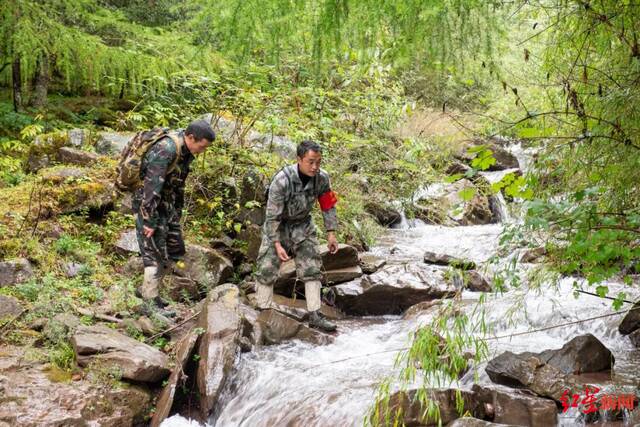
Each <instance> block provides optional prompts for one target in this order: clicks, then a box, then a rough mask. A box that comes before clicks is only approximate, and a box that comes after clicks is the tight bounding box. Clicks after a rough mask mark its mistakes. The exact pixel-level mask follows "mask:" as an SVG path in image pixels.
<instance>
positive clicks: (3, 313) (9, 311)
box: [0, 295, 23, 324]
mask: <svg viewBox="0 0 640 427" xmlns="http://www.w3.org/2000/svg"><path fill="white" fill-rule="evenodd" d="M22 310H23V308H22V305H21V304H20V302H19V301H18V300H17V299H15V298H13V297H10V296H7V295H0V323H2V324H4V321H5V320H7V319H11V318H13V317H15V316H17V315H19V314H20V313H22Z"/></svg>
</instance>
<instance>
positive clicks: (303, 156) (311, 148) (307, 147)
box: [296, 141, 322, 176]
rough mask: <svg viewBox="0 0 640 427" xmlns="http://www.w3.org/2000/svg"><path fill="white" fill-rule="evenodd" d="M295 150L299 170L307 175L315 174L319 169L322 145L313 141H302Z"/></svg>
mask: <svg viewBox="0 0 640 427" xmlns="http://www.w3.org/2000/svg"><path fill="white" fill-rule="evenodd" d="M296 151H297V155H298V167H299V168H300V172H302V173H303V174H305V175H307V176H315V175H316V174H317V173H318V172H319V171H320V162H322V147H320V145H319V144H318V143H317V142H314V141H302V142H301V143H300V145H298V149H297V150H296Z"/></svg>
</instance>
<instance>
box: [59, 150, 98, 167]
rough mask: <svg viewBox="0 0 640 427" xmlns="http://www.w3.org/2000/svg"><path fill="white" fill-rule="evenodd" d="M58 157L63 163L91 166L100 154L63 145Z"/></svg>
mask: <svg viewBox="0 0 640 427" xmlns="http://www.w3.org/2000/svg"><path fill="white" fill-rule="evenodd" d="M58 159H59V160H60V162H62V163H68V164H72V165H80V166H90V165H91V164H93V163H95V162H97V161H98V156H96V155H95V154H93V153H89V152H86V151H82V150H78V149H76V148H71V147H62V148H60V150H58Z"/></svg>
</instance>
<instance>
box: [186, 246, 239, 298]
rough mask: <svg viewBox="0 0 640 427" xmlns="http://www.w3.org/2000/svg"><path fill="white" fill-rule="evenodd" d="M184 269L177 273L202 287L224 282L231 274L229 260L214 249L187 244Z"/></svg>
mask: <svg viewBox="0 0 640 427" xmlns="http://www.w3.org/2000/svg"><path fill="white" fill-rule="evenodd" d="M184 263H185V269H184V271H182V272H180V273H179V275H181V276H184V277H187V278H189V279H191V280H193V281H194V282H196V283H197V284H198V285H199V286H201V287H203V288H204V289H212V288H214V287H216V286H218V285H219V284H221V283H224V282H225V281H226V280H227V279H228V278H230V277H231V275H232V274H233V264H232V263H231V261H230V260H229V259H228V258H227V257H225V256H224V255H222V254H220V253H219V252H218V251H216V250H214V249H209V248H205V247H204V246H198V245H187V248H186V254H185V256H184Z"/></svg>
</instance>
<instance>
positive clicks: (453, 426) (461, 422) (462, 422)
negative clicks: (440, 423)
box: [447, 417, 528, 427]
mask: <svg viewBox="0 0 640 427" xmlns="http://www.w3.org/2000/svg"><path fill="white" fill-rule="evenodd" d="M518 425H520V424H515V425H514V424H496V423H492V422H490V421H484V420H480V419H478V418H470V417H464V418H458V419H457V420H455V421H452V422H450V423H449V424H447V427H516V426H518ZM522 425H528V424H522Z"/></svg>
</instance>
